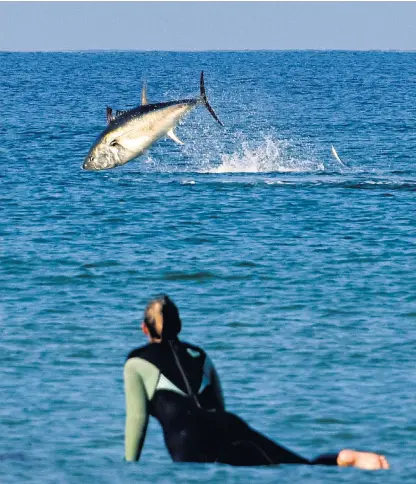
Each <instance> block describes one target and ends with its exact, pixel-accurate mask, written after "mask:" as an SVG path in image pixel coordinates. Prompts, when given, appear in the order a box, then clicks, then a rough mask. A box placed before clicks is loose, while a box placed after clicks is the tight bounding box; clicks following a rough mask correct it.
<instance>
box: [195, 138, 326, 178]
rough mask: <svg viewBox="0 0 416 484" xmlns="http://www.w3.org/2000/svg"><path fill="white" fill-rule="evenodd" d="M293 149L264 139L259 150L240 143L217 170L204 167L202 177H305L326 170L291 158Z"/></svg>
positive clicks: (223, 159)
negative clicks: (269, 174)
mask: <svg viewBox="0 0 416 484" xmlns="http://www.w3.org/2000/svg"><path fill="white" fill-rule="evenodd" d="M292 151H293V147H292V146H291V145H290V143H289V142H288V141H286V140H277V139H273V138H272V137H270V136H269V137H266V138H265V139H264V140H263V142H262V144H260V146H256V147H251V146H250V142H243V143H242V145H241V149H240V150H239V151H237V152H234V153H232V154H223V155H221V163H220V165H218V166H208V167H204V168H203V169H202V170H201V172H202V173H214V174H219V173H272V172H278V173H304V172H311V171H313V172H315V171H322V170H325V166H324V164H323V163H322V162H319V161H314V160H308V159H302V158H301V157H298V156H294V155H292V154H291V152H292Z"/></svg>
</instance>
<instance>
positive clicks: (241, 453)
mask: <svg viewBox="0 0 416 484" xmlns="http://www.w3.org/2000/svg"><path fill="white" fill-rule="evenodd" d="M142 330H143V332H144V334H145V335H146V336H147V337H148V339H149V341H150V343H149V344H147V345H146V346H142V347H140V348H137V349H135V350H133V351H131V352H130V354H129V355H128V357H127V360H126V362H125V365H124V387H125V398H126V426H125V459H126V460H127V461H135V460H139V458H140V454H141V450H142V447H143V443H144V440H145V436H146V429H147V424H148V419H149V415H152V416H153V417H155V418H156V419H157V420H158V421H159V423H160V425H161V426H162V429H163V435H164V439H165V443H166V447H167V449H168V451H169V453H170V455H171V457H172V460H173V461H175V462H219V463H224V464H230V465H237V466H238V465H239V466H260V465H277V464H310V465H318V464H321V465H339V466H355V467H359V468H363V469H388V468H389V464H388V462H387V460H386V459H385V457H384V456H381V455H378V454H375V453H372V452H357V451H354V450H348V449H345V450H342V451H341V452H339V453H337V454H328V455H321V456H319V457H317V458H316V459H313V460H308V459H306V458H304V457H302V456H300V455H297V454H295V453H294V452H292V451H290V450H288V449H286V448H284V447H282V446H280V445H278V444H277V443H275V442H273V441H271V440H270V439H268V438H267V437H265V436H264V435H262V434H260V433H259V432H257V431H255V430H254V429H252V428H251V427H250V426H249V425H248V424H247V423H246V422H245V421H244V420H242V419H241V418H239V417H238V416H236V415H234V414H232V413H230V412H227V411H226V410H225V405H224V398H223V395H222V391H221V385H220V380H219V377H218V374H217V372H216V370H215V367H214V365H213V363H212V361H211V360H210V358H209V356H208V355H207V354H206V353H205V351H204V350H203V349H202V348H199V347H198V346H194V345H191V344H189V343H185V342H183V341H180V340H179V339H178V334H179V333H180V331H181V320H180V317H179V311H178V308H177V307H176V305H175V304H174V303H173V302H172V301H171V300H170V299H169V297H168V296H161V297H159V298H157V299H154V300H152V301H150V302H149V304H148V305H147V307H146V309H145V313H144V321H143V323H142Z"/></svg>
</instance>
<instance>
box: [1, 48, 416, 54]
mask: <svg viewBox="0 0 416 484" xmlns="http://www.w3.org/2000/svg"><path fill="white" fill-rule="evenodd" d="M100 52H103V53H105V52H137V53H143V54H151V53H177V54H198V53H206V52H212V53H215V52H218V53H226V52H238V53H242V52H380V53H409V54H410V53H416V49H381V48H380V49H376V48H374V49H364V48H363V49H331V48H328V49H314V48H300V49H298V48H293V49H267V48H265V49H196V50H183V49H178V50H176V49H168V50H167V49H60V50H59V49H58V50H2V49H0V54H77V53H100Z"/></svg>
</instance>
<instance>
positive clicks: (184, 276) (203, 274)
mask: <svg viewBox="0 0 416 484" xmlns="http://www.w3.org/2000/svg"><path fill="white" fill-rule="evenodd" d="M213 278H215V274H213V273H212V272H209V271H199V272H192V273H188V272H179V271H174V272H166V273H165V274H164V275H163V279H164V280H166V281H203V280H208V279H213Z"/></svg>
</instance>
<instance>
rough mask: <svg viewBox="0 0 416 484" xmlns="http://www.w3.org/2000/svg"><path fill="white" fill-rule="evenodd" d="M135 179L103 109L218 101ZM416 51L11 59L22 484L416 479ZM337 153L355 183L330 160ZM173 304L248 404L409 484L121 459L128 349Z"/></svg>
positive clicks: (156, 435)
mask: <svg viewBox="0 0 416 484" xmlns="http://www.w3.org/2000/svg"><path fill="white" fill-rule="evenodd" d="M201 69H203V70H204V71H205V82H206V88H207V92H208V98H209V100H210V102H211V104H212V106H213V107H214V109H215V110H216V112H217V114H218V116H219V117H220V118H221V119H222V121H223V122H224V124H225V128H224V129H222V128H221V127H220V126H219V125H217V124H216V123H215V122H214V120H213V119H212V118H211V117H210V115H209V113H208V112H207V111H206V110H205V109H204V108H203V107H199V108H197V109H196V110H195V111H193V112H192V113H191V114H190V115H189V116H188V117H187V118H186V119H185V120H184V121H183V123H182V124H181V126H179V127H178V129H177V135H178V136H179V137H180V138H181V139H182V140H183V141H184V142H185V145H184V146H182V147H181V146H178V145H176V144H174V143H173V142H172V141H171V140H169V139H167V140H161V141H159V142H158V143H157V144H155V145H154V146H153V147H152V148H151V149H150V150H149V151H148V153H147V154H146V155H145V156H143V157H141V158H140V159H138V160H135V161H132V162H130V163H128V164H127V165H125V166H123V167H119V168H117V169H114V170H110V171H103V172H85V171H82V170H81V168H80V167H81V164H82V161H83V158H84V156H85V155H86V154H87V152H88V150H89V148H90V146H91V144H92V142H93V141H94V139H95V137H96V136H97V135H98V134H99V133H100V131H101V130H102V129H103V128H104V127H105V107H106V106H107V105H109V106H112V107H113V108H114V109H123V108H126V107H133V106H135V105H137V104H138V103H139V101H140V91H141V86H142V81H143V80H144V79H147V80H148V97H149V100H150V101H154V102H159V101H165V100H172V99H178V98H183V97H188V96H196V95H198V91H199V72H200V70H201ZM415 78H416V54H414V53H394V52H204V53H164V52H154V53H150V52H149V53H140V52H97V53H48V54H46V53H45V54H42V53H32V54H11V53H0V99H1V121H0V139H1V144H0V166H1V169H0V214H1V217H0V294H1V298H0V330H1V340H0V348H1V351H0V362H1V365H0V394H1V405H0V435H1V439H0V482H2V483H16V482H35V483H40V482H41V483H84V482H85V483H87V482H88V483H89V482H100V483H124V482H158V483H159V482H160V483H171V482H180V481H183V482H198V483H200V482H213V483H222V482H230V483H237V482H238V483H239V482H249V481H253V480H256V481H257V482H265V483H269V482H270V483H275V482H308V483H316V484H318V483H322V482H325V483H342V482H350V481H351V480H352V479H353V480H355V481H356V482H360V483H370V482H374V479H376V480H377V482H383V483H393V482H416V464H415V462H416V458H415V455H416V444H415V438H414V435H415V432H416V419H415V403H416V399H415V395H416V370H415V368H416V365H415V348H416V329H415V328H416V277H415V269H416V263H415V256H416V247H415V240H416V239H415V232H416V215H415V213H416V210H415V209H416V203H415V196H416V154H415V153H416V129H415V127H416V106H415V99H416V83H415ZM331 145H334V146H335V148H336V149H337V151H338V153H339V155H340V157H341V159H342V160H343V161H344V163H345V166H344V165H342V164H340V163H339V162H337V161H336V160H335V159H334V158H333V157H332V155H331ZM161 292H165V293H168V294H169V295H170V296H171V297H172V298H173V299H174V300H175V301H176V302H177V304H178V306H179V308H180V312H181V316H182V319H183V339H185V340H188V341H190V342H193V343H195V344H199V345H202V346H203V347H204V348H205V349H206V350H207V351H208V353H209V354H210V355H211V357H212V359H213V360H214V362H215V364H216V367H217V370H218V372H219V374H220V377H221V380H222V385H223V390H224V394H225V399H226V404H227V408H228V409H229V410H231V411H233V412H235V413H237V414H239V415H240V416H241V417H243V418H244V419H246V420H247V421H248V422H249V423H250V424H251V425H252V426H253V427H254V428H256V429H258V430H259V431H261V432H264V433H266V434H267V435H268V436H269V437H270V438H272V439H275V440H277V441H278V442H279V443H281V444H282V445H285V446H287V447H289V448H291V449H293V450H294V451H297V452H299V453H301V454H302V455H305V456H306V457H313V456H316V455H318V454H319V453H322V452H335V451H338V450H340V449H342V448H357V449H363V450H374V451H377V452H382V453H383V454H385V455H386V457H387V458H388V459H389V461H390V464H391V470H390V471H389V472H380V473H377V474H376V475H375V474H373V473H369V472H365V471H359V470H356V469H337V468H325V467H308V466H280V467H274V468H250V469H244V468H233V467H228V466H221V465H194V464H173V463H172V462H171V460H170V458H169V455H168V453H167V451H166V449H165V447H164V444H163V438H162V433H161V430H160V428H159V427H158V424H157V423H156V422H154V421H152V422H151V424H150V426H149V429H148V435H147V439H146V443H145V447H144V450H143V454H142V460H141V461H140V463H137V464H126V463H125V462H124V461H123V435H124V394H123V381H122V370H123V363H124V360H125V357H126V355H127V353H128V352H129V351H130V350H131V349H132V348H134V347H137V346H139V345H141V344H144V343H145V340H144V337H143V335H142V334H140V331H139V321H140V318H141V314H142V310H143V308H144V305H145V303H146V302H147V300H148V299H149V298H150V297H152V296H154V295H155V294H158V293H161Z"/></svg>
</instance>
